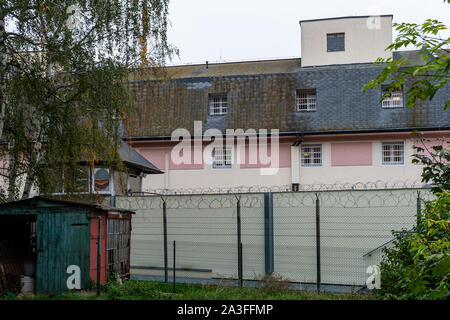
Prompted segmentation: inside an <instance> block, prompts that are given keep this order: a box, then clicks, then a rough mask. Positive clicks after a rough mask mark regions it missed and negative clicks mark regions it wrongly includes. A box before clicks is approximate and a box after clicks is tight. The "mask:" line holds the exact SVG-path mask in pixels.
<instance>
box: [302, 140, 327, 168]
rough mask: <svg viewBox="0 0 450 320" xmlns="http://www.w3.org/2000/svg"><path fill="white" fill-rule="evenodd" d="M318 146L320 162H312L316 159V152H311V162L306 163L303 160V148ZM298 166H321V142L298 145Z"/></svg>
mask: <svg viewBox="0 0 450 320" xmlns="http://www.w3.org/2000/svg"><path fill="white" fill-rule="evenodd" d="M306 147H307V148H318V147H320V158H319V159H320V163H314V160H315V159H316V157H315V153H316V152H312V153H313V156H312V158H311V163H308V164H306V163H305V162H304V160H305V159H306V157H305V153H306V152H305V151H304V148H306ZM300 166H301V167H302V168H320V167H323V145H322V144H321V143H308V144H302V145H301V146H300Z"/></svg>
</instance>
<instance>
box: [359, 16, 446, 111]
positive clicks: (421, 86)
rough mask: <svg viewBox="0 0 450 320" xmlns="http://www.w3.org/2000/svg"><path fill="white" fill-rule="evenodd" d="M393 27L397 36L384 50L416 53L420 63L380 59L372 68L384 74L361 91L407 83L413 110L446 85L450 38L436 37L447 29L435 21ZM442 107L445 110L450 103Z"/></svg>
mask: <svg viewBox="0 0 450 320" xmlns="http://www.w3.org/2000/svg"><path fill="white" fill-rule="evenodd" d="M394 27H395V29H396V31H397V32H398V36H397V38H396V39H395V41H394V43H392V44H391V45H389V46H388V47H387V50H394V51H395V50H399V49H411V48H415V49H418V50H419V55H420V57H421V60H422V63H420V64H416V65H412V64H410V61H408V59H406V58H401V59H399V60H393V59H391V58H389V59H381V58H379V59H377V61H376V62H375V65H378V66H382V67H383V70H382V72H381V74H379V75H378V76H377V77H376V78H375V79H374V80H372V81H369V82H368V83H367V84H366V85H365V86H364V89H363V90H364V91H366V90H368V89H374V88H377V87H379V86H381V85H383V84H386V83H388V84H389V86H398V85H400V84H405V83H408V90H407V96H408V98H407V104H408V107H414V106H415V105H416V104H417V102H418V101H427V100H432V99H433V98H434V96H435V95H436V93H437V91H438V90H440V89H441V88H442V87H444V86H445V85H447V83H448V82H449V80H450V77H449V71H450V48H449V46H450V38H447V39H444V38H440V37H439V32H440V31H443V30H447V27H446V26H445V25H444V24H443V23H442V22H439V21H438V20H435V19H427V20H426V21H425V22H424V23H423V24H416V23H394ZM383 98H384V97H382V99H383ZM442 107H443V108H444V109H445V110H447V109H448V108H449V107H450V99H449V100H447V101H446V102H445V105H443V106H442Z"/></svg>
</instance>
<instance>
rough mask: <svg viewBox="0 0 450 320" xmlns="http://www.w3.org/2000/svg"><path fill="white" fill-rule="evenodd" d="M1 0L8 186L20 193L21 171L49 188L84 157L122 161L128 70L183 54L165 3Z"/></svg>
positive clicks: (0, 94) (129, 102) (129, 97)
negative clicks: (171, 38) (170, 33)
mask: <svg viewBox="0 0 450 320" xmlns="http://www.w3.org/2000/svg"><path fill="white" fill-rule="evenodd" d="M1 3H2V4H1V9H2V12H6V14H5V16H4V18H5V20H6V21H7V24H8V25H9V29H8V30H7V33H6V42H5V47H3V48H0V49H5V50H6V52H7V56H8V64H7V65H0V75H4V74H7V76H8V81H7V85H5V86H1V85H0V100H1V101H0V102H3V103H5V113H6V117H5V120H4V124H5V125H4V129H3V130H0V131H2V132H0V136H1V137H2V138H3V139H5V140H7V141H8V142H10V143H9V148H8V149H6V148H3V149H2V150H1V151H0V152H2V154H1V155H2V156H3V157H9V158H10V163H11V164H12V165H11V166H10V167H9V169H10V170H9V171H8V173H7V174H6V178H7V182H8V184H9V186H11V188H8V192H4V193H5V194H8V195H11V196H10V197H9V198H10V199H13V198H17V197H20V194H19V191H20V184H21V182H23V181H21V180H24V179H27V180H26V181H27V183H28V182H29V183H31V184H32V185H34V186H38V187H39V189H40V191H41V193H52V191H54V190H52V189H54V188H55V186H57V185H59V184H60V182H62V181H56V180H57V179H60V180H67V179H69V178H70V177H71V176H72V174H69V172H68V171H70V168H71V167H73V166H74V165H75V164H76V163H77V162H78V161H81V160H83V161H88V162H89V163H94V162H95V161H99V160H101V161H103V162H106V163H107V164H108V165H111V166H112V165H115V166H116V165H119V164H120V162H121V160H120V157H119V155H118V145H119V143H120V139H121V137H120V125H121V121H124V120H126V119H127V117H128V116H129V115H130V114H131V113H132V112H133V111H134V104H133V101H134V96H133V92H132V91H131V90H129V87H128V86H127V83H128V80H129V78H128V77H129V74H130V71H132V70H134V68H137V67H140V66H141V65H142V54H144V55H145V58H146V59H145V60H146V61H147V62H148V64H146V66H147V65H148V66H155V65H158V66H159V65H164V63H165V62H166V59H168V58H170V57H172V56H173V54H176V53H177V50H176V48H174V47H172V46H171V45H170V44H169V43H168V41H167V26H168V21H167V19H168V4H169V1H168V0H105V1H94V0H61V1H48V0H42V1H38V2H36V1H32V0H14V1H13V0H3V1H2V2H1ZM74 6H76V7H77V8H78V9H79V12H80V16H79V19H80V24H79V26H78V27H77V28H69V27H68V18H69V16H70V14H73V13H74V11H73V10H72V11H70V10H69V11H68V10H67V9H68V8H69V7H72V8H73V7H74ZM144 21H146V25H145V27H144V26H143V22H144ZM143 38H145V39H146V41H147V47H148V50H147V51H146V52H145V53H144V52H142V49H141V46H140V41H141V39H143ZM0 52H2V50H0ZM4 97H8V99H6V98H4ZM40 145H42V148H41V147H36V146H40ZM50 169H52V170H53V169H55V170H56V171H57V172H58V173H59V176H58V175H57V174H55V173H54V172H49V170H50ZM61 172H65V173H66V174H65V175H62V174H61ZM25 177H26V178H25ZM50 177H51V179H50ZM64 182H66V183H65V185H66V186H71V185H75V184H74V183H72V182H71V181H64ZM66 191H68V192H70V190H66ZM0 194H2V193H0Z"/></svg>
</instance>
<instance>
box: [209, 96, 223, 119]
mask: <svg viewBox="0 0 450 320" xmlns="http://www.w3.org/2000/svg"><path fill="white" fill-rule="evenodd" d="M215 99H220V101H215ZM222 99H225V100H226V101H223V100H222ZM208 108H209V114H210V115H211V116H223V115H226V114H227V113H228V94H226V93H211V94H209V97H208Z"/></svg>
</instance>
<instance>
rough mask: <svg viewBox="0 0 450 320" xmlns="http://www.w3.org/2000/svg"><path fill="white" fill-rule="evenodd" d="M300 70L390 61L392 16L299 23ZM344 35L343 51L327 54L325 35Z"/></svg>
mask: <svg viewBox="0 0 450 320" xmlns="http://www.w3.org/2000/svg"><path fill="white" fill-rule="evenodd" d="M300 26H301V44H302V67H310V66H323V65H333V64H350V63H371V62H375V60H376V59H377V58H378V57H382V58H390V57H392V51H385V49H386V48H387V47H388V46H389V45H390V44H391V43H392V16H374V17H348V18H335V19H323V20H310V21H301V22H300ZM342 32H343V33H345V51H338V52H327V34H329V33H342Z"/></svg>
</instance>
